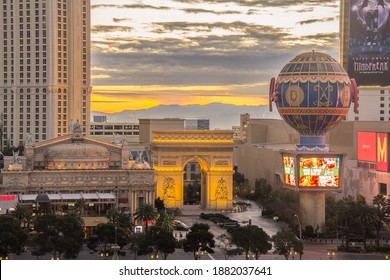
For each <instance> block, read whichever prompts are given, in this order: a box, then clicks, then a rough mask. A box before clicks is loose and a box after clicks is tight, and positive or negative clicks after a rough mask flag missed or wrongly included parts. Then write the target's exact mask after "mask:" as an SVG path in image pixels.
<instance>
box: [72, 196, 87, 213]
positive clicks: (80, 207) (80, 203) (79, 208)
mask: <svg viewBox="0 0 390 280" xmlns="http://www.w3.org/2000/svg"><path fill="white" fill-rule="evenodd" d="M74 208H75V210H76V212H77V213H79V215H80V217H83V216H84V210H86V209H87V202H86V201H85V199H84V198H80V199H78V200H77V201H76V203H75V204H74Z"/></svg>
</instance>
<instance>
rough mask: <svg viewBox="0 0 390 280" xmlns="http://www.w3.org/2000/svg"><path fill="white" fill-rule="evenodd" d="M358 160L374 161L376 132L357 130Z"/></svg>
mask: <svg viewBox="0 0 390 280" xmlns="http://www.w3.org/2000/svg"><path fill="white" fill-rule="evenodd" d="M357 143H358V151H357V152H358V153H357V154H358V155H357V157H358V160H362V161H370V162H376V132H360V131H359V132H358V139H357Z"/></svg>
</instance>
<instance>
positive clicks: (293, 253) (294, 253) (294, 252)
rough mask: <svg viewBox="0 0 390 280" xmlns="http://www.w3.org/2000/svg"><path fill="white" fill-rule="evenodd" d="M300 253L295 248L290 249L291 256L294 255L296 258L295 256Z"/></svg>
mask: <svg viewBox="0 0 390 280" xmlns="http://www.w3.org/2000/svg"><path fill="white" fill-rule="evenodd" d="M297 254H298V252H297V251H295V250H293V249H292V248H291V250H290V256H291V257H292V259H293V260H294V258H295V256H296V255H297Z"/></svg>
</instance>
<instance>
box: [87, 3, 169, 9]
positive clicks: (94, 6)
mask: <svg viewBox="0 0 390 280" xmlns="http://www.w3.org/2000/svg"><path fill="white" fill-rule="evenodd" d="M91 7H92V9H101V8H103V9H104V8H116V9H154V10H170V9H171V8H170V7H166V6H151V5H142V4H133V5H114V4H97V5H91Z"/></svg>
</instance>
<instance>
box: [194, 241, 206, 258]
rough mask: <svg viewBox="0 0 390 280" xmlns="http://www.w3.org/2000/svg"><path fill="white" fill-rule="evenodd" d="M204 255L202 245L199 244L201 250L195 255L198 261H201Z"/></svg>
mask: <svg viewBox="0 0 390 280" xmlns="http://www.w3.org/2000/svg"><path fill="white" fill-rule="evenodd" d="M203 254H204V251H203V250H202V243H201V242H199V248H198V250H197V251H196V252H195V255H196V259H197V260H200V258H201V256H202V255H203Z"/></svg>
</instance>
